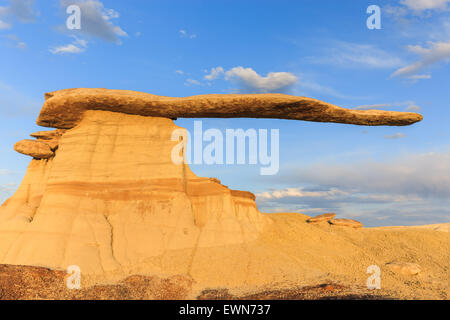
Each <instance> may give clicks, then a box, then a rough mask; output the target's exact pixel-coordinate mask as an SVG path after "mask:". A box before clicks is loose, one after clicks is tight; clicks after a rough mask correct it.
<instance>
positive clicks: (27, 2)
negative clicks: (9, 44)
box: [0, 0, 39, 29]
mask: <svg viewBox="0 0 450 320" xmlns="http://www.w3.org/2000/svg"><path fill="white" fill-rule="evenodd" d="M8 2H9V5H8V6H6V7H0V17H14V18H16V19H18V20H19V21H20V22H22V23H30V22H34V21H35V20H36V17H37V16H38V15H39V13H38V12H35V11H34V9H33V4H34V0H9V1H8ZM0 25H1V23H0ZM0 29H1V28H0Z"/></svg>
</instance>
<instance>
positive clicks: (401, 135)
mask: <svg viewBox="0 0 450 320" xmlns="http://www.w3.org/2000/svg"><path fill="white" fill-rule="evenodd" d="M405 137H406V135H405V134H404V133H395V134H388V135H385V136H384V138H385V139H390V140H397V139H401V138H405Z"/></svg>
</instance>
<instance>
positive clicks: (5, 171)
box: [0, 169, 14, 176]
mask: <svg viewBox="0 0 450 320" xmlns="http://www.w3.org/2000/svg"><path fill="white" fill-rule="evenodd" d="M13 173H14V171H11V170H9V169H0V176H6V175H10V174H13Z"/></svg>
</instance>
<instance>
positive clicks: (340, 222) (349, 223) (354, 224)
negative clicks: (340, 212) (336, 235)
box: [328, 219, 363, 228]
mask: <svg viewBox="0 0 450 320" xmlns="http://www.w3.org/2000/svg"><path fill="white" fill-rule="evenodd" d="M328 222H329V223H330V224H332V225H335V226H342V227H351V228H362V227H363V224H362V223H361V222H359V221H356V220H352V219H331V220H329V221H328Z"/></svg>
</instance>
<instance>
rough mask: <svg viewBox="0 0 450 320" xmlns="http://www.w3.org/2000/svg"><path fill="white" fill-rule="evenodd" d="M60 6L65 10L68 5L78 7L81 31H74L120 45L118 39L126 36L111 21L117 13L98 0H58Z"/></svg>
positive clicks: (117, 15) (116, 16)
mask: <svg viewBox="0 0 450 320" xmlns="http://www.w3.org/2000/svg"><path fill="white" fill-rule="evenodd" d="M60 4H61V6H62V7H63V8H67V7H68V6H69V5H77V6H79V7H80V9H81V29H80V30H75V31H78V32H80V33H82V34H85V35H88V36H92V37H95V38H99V39H102V40H105V41H108V42H114V43H120V39H119V37H126V36H128V34H127V33H126V32H125V31H124V30H122V29H121V28H120V27H119V26H117V25H114V24H113V22H112V21H111V20H113V19H117V18H119V16H120V15H119V13H118V12H117V11H115V10H113V9H107V8H105V7H104V5H103V3H102V2H100V1H99V0H60ZM72 49H73V50H76V49H75V48H72Z"/></svg>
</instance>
